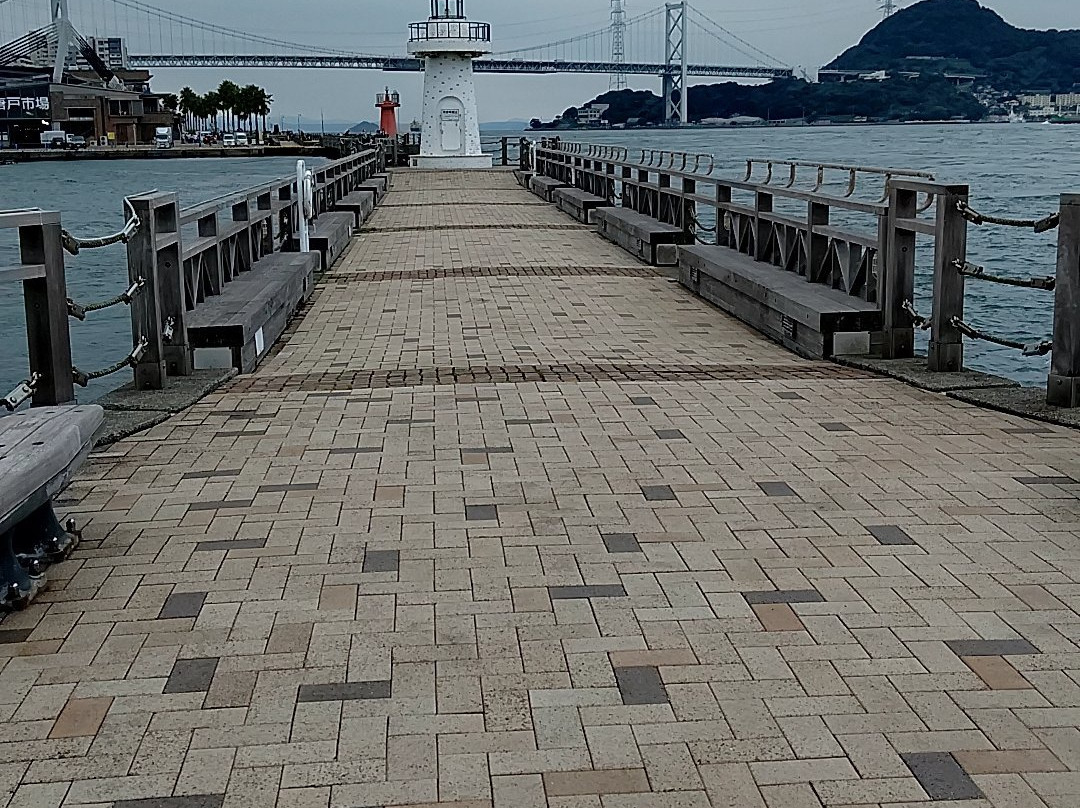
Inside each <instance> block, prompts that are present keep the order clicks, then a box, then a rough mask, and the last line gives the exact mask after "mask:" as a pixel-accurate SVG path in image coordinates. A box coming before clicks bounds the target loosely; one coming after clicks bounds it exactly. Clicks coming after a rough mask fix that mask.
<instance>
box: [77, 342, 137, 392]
mask: <svg viewBox="0 0 1080 808" xmlns="http://www.w3.org/2000/svg"><path fill="white" fill-rule="evenodd" d="M149 347H150V342H149V340H147V339H146V337H142V338H141V339H140V340H139V343H138V344H137V345H136V346H135V348H134V350H132V352H131V353H130V354H128V355H127V356H125V357H124V358H123V359H121V360H120V361H119V362H117V363H116V364H115V365H109V367H107V368H104V369H102V370H95V371H91V372H90V373H84V372H83V371H81V370H79V369H78V368H72V369H71V375H72V379H73V380H74V382H75V384H77V385H79V387H86V386H87V385H88V384H89V383H90V382H91V381H93V380H94V379H104V378H105V377H106V376H112V375H113V374H114V373H119V372H120V371H121V370H123V369H124V368H128V367H131V368H133V367H135V366H136V365H137V364H139V360H140V359H142V358H143V356H145V355H146V349H147V348H149Z"/></svg>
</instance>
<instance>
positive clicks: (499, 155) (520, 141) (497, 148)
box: [481, 137, 530, 168]
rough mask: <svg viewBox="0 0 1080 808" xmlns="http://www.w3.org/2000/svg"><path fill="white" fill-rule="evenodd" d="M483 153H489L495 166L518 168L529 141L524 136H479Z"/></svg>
mask: <svg viewBox="0 0 1080 808" xmlns="http://www.w3.org/2000/svg"><path fill="white" fill-rule="evenodd" d="M481 145H482V147H483V149H484V153H485V154H490V155H491V156H492V158H493V160H494V163H495V165H496V166H500V167H503V168H508V167H510V166H514V167H515V168H520V167H521V163H522V160H523V158H524V155H525V154H526V152H527V150H528V148H529V145H530V141H529V140H528V138H524V137H498V138H481Z"/></svg>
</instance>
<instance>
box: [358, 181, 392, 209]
mask: <svg viewBox="0 0 1080 808" xmlns="http://www.w3.org/2000/svg"><path fill="white" fill-rule="evenodd" d="M389 187H390V178H389V177H388V176H387V175H386V174H376V175H375V176H374V177H371V178H370V179H367V180H364V181H363V182H362V183H360V184H359V185H357V186H356V190H358V191H363V190H368V191H371V192H373V193H374V194H375V204H376V205H378V204H379V203H380V202H382V198H383V197H384V196H386V189H387V188H389Z"/></svg>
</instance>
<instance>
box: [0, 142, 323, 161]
mask: <svg viewBox="0 0 1080 808" xmlns="http://www.w3.org/2000/svg"><path fill="white" fill-rule="evenodd" d="M331 152H332V150H331V149H327V148H326V147H324V146H301V145H300V144H290V145H287V146H230V147H228V148H224V147H219V146H174V147H173V148H171V149H158V148H155V147H153V146H104V147H91V148H88V149H79V150H78V151H68V150H64V149H0V165H4V164H12V163H62V162H74V161H82V160H188V159H198V158H202V159H209V158H227V157H233V158H235V157H327V156H333V155H332V154H331Z"/></svg>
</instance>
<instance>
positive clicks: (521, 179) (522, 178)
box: [514, 168, 536, 191]
mask: <svg viewBox="0 0 1080 808" xmlns="http://www.w3.org/2000/svg"><path fill="white" fill-rule="evenodd" d="M534 176H536V172H535V171H526V170H525V169H523V168H515V169H514V179H516V180H517V184H518V185H520V186H521V187H522V188H524V189H525V190H526V191H528V190H529V180H531V179H532V178H533V177H534Z"/></svg>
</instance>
